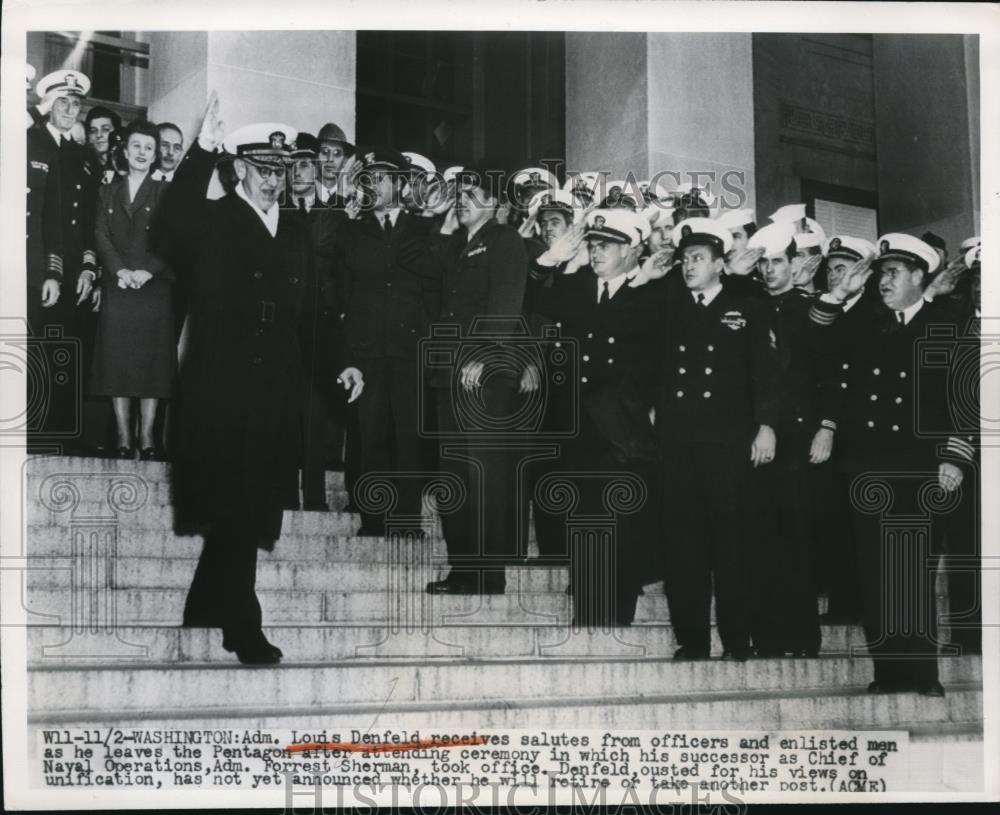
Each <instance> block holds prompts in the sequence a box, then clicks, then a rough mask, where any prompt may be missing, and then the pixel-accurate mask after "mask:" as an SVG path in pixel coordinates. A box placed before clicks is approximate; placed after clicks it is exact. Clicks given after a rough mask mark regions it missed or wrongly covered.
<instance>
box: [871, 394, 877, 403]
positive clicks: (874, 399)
mask: <svg viewBox="0 0 1000 815" xmlns="http://www.w3.org/2000/svg"><path fill="white" fill-rule="evenodd" d="M871 398H872V401H873V402H877V401H878V394H877V393H873V394H872V397H871Z"/></svg>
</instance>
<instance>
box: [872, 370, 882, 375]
mask: <svg viewBox="0 0 1000 815" xmlns="http://www.w3.org/2000/svg"><path fill="white" fill-rule="evenodd" d="M872 373H873V374H875V376H878V375H879V374H880V373H882V370H881V369H880V368H872Z"/></svg>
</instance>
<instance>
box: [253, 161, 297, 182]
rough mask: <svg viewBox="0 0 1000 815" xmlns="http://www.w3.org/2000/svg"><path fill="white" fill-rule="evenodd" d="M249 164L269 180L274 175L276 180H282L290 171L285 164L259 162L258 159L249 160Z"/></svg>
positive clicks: (263, 177)
mask: <svg viewBox="0 0 1000 815" xmlns="http://www.w3.org/2000/svg"><path fill="white" fill-rule="evenodd" d="M247 164H250V165H252V166H253V168H254V169H255V170H256V171H257V173H258V174H259V175H260V177H261V178H262V179H264V180H265V181H269V180H270V179H271V177H272V176H274V178H275V179H276V180H278V181H281V180H282V179H283V178H284V177H285V174H286V173H287V172H288V169H287V168H286V167H285V165H284V164H258V163H257V162H256V161H247Z"/></svg>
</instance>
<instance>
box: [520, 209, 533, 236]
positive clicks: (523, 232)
mask: <svg viewBox="0 0 1000 815" xmlns="http://www.w3.org/2000/svg"><path fill="white" fill-rule="evenodd" d="M536 223H538V212H537V211H535V212H534V213H532V214H531V215H529V216H528V217H527V218H525V219H524V221H522V222H521V225H520V226H519V227H518V228H517V234H518V235H520V236H521V237H522V238H530V237H531V236H532V235H534V234H535V224H536Z"/></svg>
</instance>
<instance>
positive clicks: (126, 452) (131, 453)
mask: <svg viewBox="0 0 1000 815" xmlns="http://www.w3.org/2000/svg"><path fill="white" fill-rule="evenodd" d="M115 458H121V459H130V458H135V450H133V449H132V448H131V447H125V445H122V446H121V447H119V448H118V449H117V450H116V451H115Z"/></svg>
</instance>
